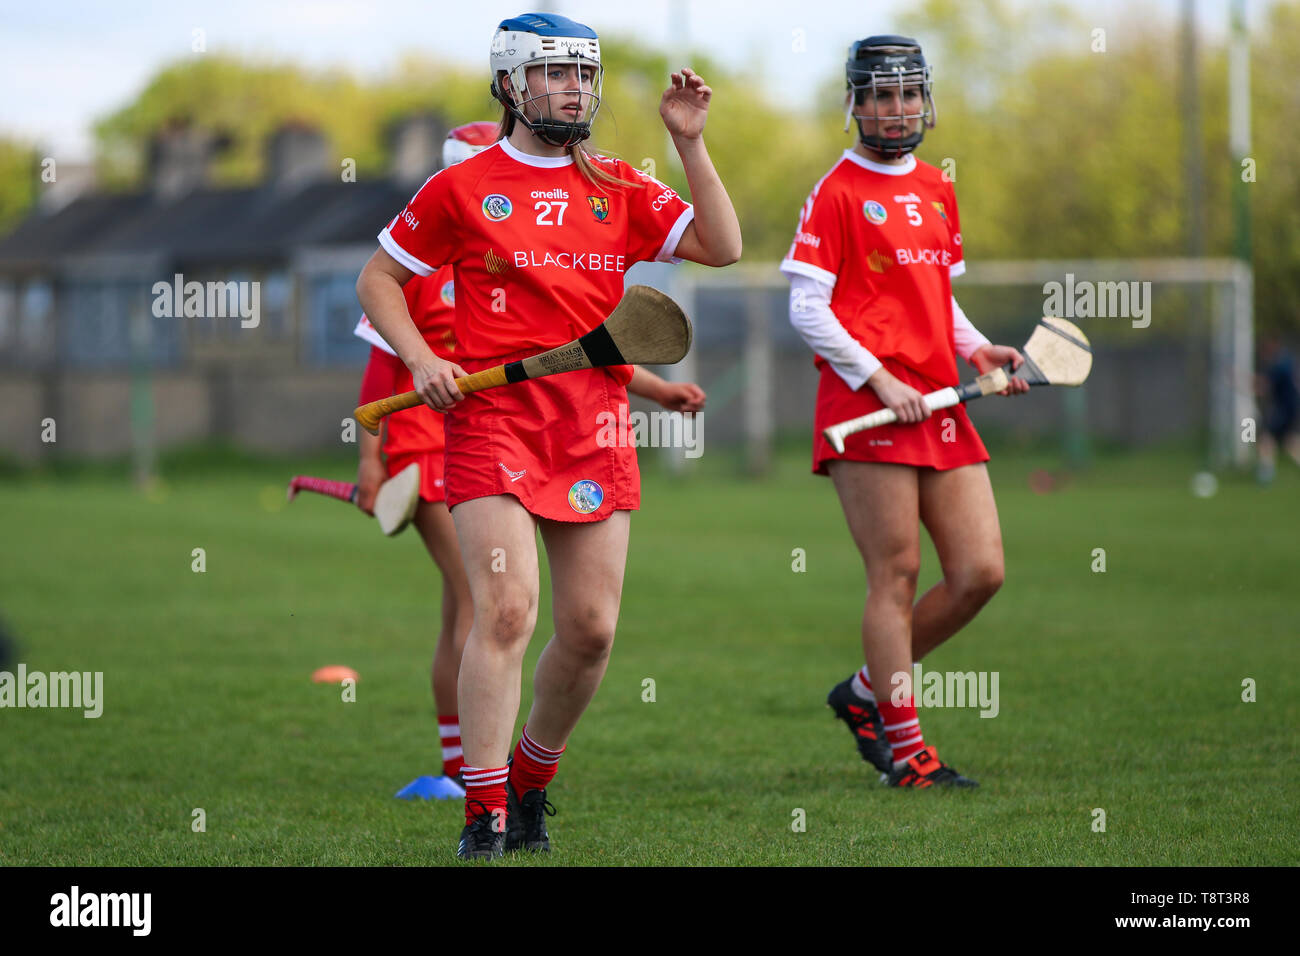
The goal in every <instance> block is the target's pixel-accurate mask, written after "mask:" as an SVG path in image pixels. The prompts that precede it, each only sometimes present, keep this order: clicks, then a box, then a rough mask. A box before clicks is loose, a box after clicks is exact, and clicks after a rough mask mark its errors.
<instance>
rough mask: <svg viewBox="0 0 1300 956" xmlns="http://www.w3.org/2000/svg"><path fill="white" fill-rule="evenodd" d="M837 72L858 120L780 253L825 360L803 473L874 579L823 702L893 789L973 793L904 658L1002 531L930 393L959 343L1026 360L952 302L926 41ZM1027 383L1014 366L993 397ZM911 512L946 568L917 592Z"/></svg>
mask: <svg viewBox="0 0 1300 956" xmlns="http://www.w3.org/2000/svg"><path fill="white" fill-rule="evenodd" d="M846 78H847V87H848V90H847V92H846V94H845V107H846V110H845V112H846V116H845V121H846V122H845V129H846V130H847V129H848V124H849V121H850V120H852V121H853V122H855V123H856V126H857V133H858V142H857V144H856V145H855V146H854V148H853V149H849V150H845V152H844V154H843V156H841V157H840V159H839V160H838V161H837V162H836V163H835V165H834V166H833V167H832V168H831V170H830V171H829V172H828V173H827V174H826V175H825V176H824V177H822V179H821V181H820V182H818V183H817V185H816V186H815V187H814V188H813V191H812V194H811V195H810V196H809V197H808V200H807V202H806V203H805V204H804V207H803V210H802V212H801V214H800V217H799V225H798V230H797V232H796V233H795V238H794V242H793V243H792V244H791V246H790V251H789V252H788V253H787V255H786V258H785V260H784V261H783V262H782V263H781V271H782V272H784V273H785V274H786V276H787V277H788V278H789V279H790V284H791V293H790V321H791V322H792V323H793V324H794V326H795V328H796V329H798V330H799V332H800V334H801V335H802V336H803V338H804V340H805V341H806V342H807V343H808V344H809V345H810V346H811V347H812V348H813V350H814V351H815V352H816V353H817V358H816V362H817V366H818V368H819V369H820V370H821V381H820V385H819V387H818V391H817V406H816V423H815V428H814V436H813V470H814V471H815V472H816V473H817V474H823V475H826V474H829V476H830V478H831V480H832V481H833V482H834V485H835V490H836V492H837V494H838V495H839V499H840V504H841V505H842V507H843V509H844V514H845V517H846V518H847V519H848V524H849V531H850V533H851V534H852V535H853V540H854V542H855V543H856V544H857V546H858V550H859V551H860V552H861V554H862V558H863V562H864V564H865V565H866V575H867V584H868V594H867V602H866V610H865V612H864V614H863V618H862V646H863V651H864V655H865V657H866V666H864V667H863V668H862V669H861V670H860V671H859V672H858V673H856V674H854V675H853V676H851V677H850V678H848V679H846V680H844V681H843V682H841V683H840V684H838V685H837V686H836V687H835V688H834V689H833V690H832V691H831V693H830V696H829V697H828V699H827V703H828V704H829V705H830V706H831V708H832V709H833V710H834V711H835V714H836V716H838V717H839V718H840V719H842V720H844V721H845V722H846V723H847V724H848V726H849V729H850V730H851V731H852V732H853V735H854V739H855V741H856V743H857V746H858V750H859V752H860V753H861V755H862V757H863V759H865V760H867V761H869V762H870V763H872V764H873V765H874V766H875V767H876V768H877V769H878V770H880V771H881V772H882V774H883V775H884V776H883V778H882V779H883V780H884V781H886V782H887V783H888V784H889V785H890V786H894V787H930V786H933V785H936V784H946V785H952V786H965V787H971V786H975V782H974V781H973V780H970V779H969V778H967V777H964V776H962V775H961V774H959V773H957V772H956V771H955V770H953V769H952V768H951V767H949V766H947V765H946V764H944V763H943V762H942V761H940V760H939V758H938V755H937V753H936V752H935V749H934V747H931V746H927V744H926V742H925V740H924V738H923V737H922V734H921V727H920V721H919V720H918V719H917V713H916V707H915V701H914V697H913V692H912V687H911V680H912V663H913V661H919V660H921V658H923V657H924V656H925V655H926V654H927V653H929V652H930V651H932V650H933V649H934V648H935V647H937V646H938V645H939V644H941V643H943V642H944V641H945V640H947V639H948V638H949V637H951V636H952V635H953V634H955V633H956V632H957V631H958V630H959V629H960V628H962V627H963V626H964V625H965V624H967V623H968V622H969V621H970V620H971V618H973V617H974V616H975V614H976V613H977V612H978V611H979V609H980V608H981V607H983V606H984V604H985V603H986V602H987V601H988V600H989V598H991V597H992V596H993V594H994V592H996V591H997V589H998V588H999V587H1000V586H1001V584H1002V578H1003V563H1002V538H1001V531H1000V530H999V528H998V517H997V508H996V505H995V504H994V502H993V490H992V487H991V486H990V484H989V478H988V472H987V470H986V468H985V465H984V462H986V461H987V460H988V457H989V456H988V452H987V451H986V450H985V448H984V444H983V442H981V441H980V438H979V435H977V434H976V432H975V428H974V426H973V425H972V424H971V422H970V419H969V418H968V417H967V415H966V410H965V408H964V407H962V406H961V405H957V406H954V407H952V408H949V409H945V410H944V411H943V412H941V413H938V414H934V415H932V414H931V412H930V409H929V408H928V407H927V406H926V405H925V403H924V401H923V398H922V396H923V395H924V394H925V393H927V392H932V391H935V390H937V389H940V388H944V387H946V386H950V385H956V384H957V382H958V376H957V365H956V355H958V354H960V355H961V356H962V357H963V358H964V359H966V361H967V362H969V363H970V364H971V365H972V366H974V368H975V369H976V370H977V371H978V372H980V373H981V374H983V373H985V372H989V371H991V370H993V369H995V368H997V367H999V366H1002V365H1006V364H1007V363H1012V365H1013V367H1016V368H1018V367H1019V366H1020V364H1021V362H1022V361H1023V359H1022V358H1021V356H1020V353H1019V352H1017V351H1016V350H1015V349H1013V348H1009V347H1006V346H1000V345H993V344H991V343H990V342H989V341H988V339H986V338H984V336H982V335H981V334H980V333H979V332H978V331H976V330H975V328H974V326H972V325H971V323H970V322H969V321H968V320H967V319H966V317H965V315H964V314H963V313H962V311H961V309H960V308H959V307H958V306H957V302H956V300H955V299H954V298H953V296H952V289H951V279H953V278H955V277H956V276H959V275H961V274H962V272H963V271H964V270H965V262H964V259H963V255H962V238H961V227H960V224H959V219H958V215H957V200H956V196H955V194H954V192H953V188H952V184H951V182H950V181H949V180H948V179H947V178H946V177H945V176H944V175H943V173H942V172H940V170H939V169H937V168H935V167H934V166H930V165H928V164H926V163H923V162H920V161H918V160H917V159H916V157H915V156H913V155H912V151H913V150H914V149H915V148H916V147H917V145H919V144H920V142H921V139H922V137H923V136H924V133H925V129H926V128H927V127H932V126H933V125H934V115H935V109H934V101H933V97H932V94H931V84H930V69H929V67H928V66H927V64H926V62H925V58H924V57H923V56H922V54H921V48H920V46H919V45H918V44H917V43H916V41H915V40H912V39H910V38H908V37H900V36H874V37H869V38H867V39H865V40H859V41H858V42H856V43H854V44H853V45H852V46H851V47H850V49H849V57H848V62H847V64H846ZM1028 387H1029V386H1028V385H1027V384H1026V383H1025V382H1024V381H1022V380H1020V379H1019V378H1012V379H1011V380H1010V385H1009V387H1008V390H1007V392H1005V393H1003V394H1007V393H1012V394H1017V393H1020V392H1024V391H1027V390H1028ZM881 408H889V409H891V410H893V411H894V412H895V413H896V414H897V415H898V422H897V423H896V424H892V425H885V426H882V427H880V428H876V429H873V430H871V431H868V432H862V433H860V434H857V435H854V436H852V437H850V438H848V439H847V442H846V447H845V450H844V452H843V454H840V453H837V452H836V451H835V449H834V448H832V447H831V445H830V443H829V442H828V441H826V439H825V437H824V436H823V435H822V429H823V428H825V427H827V426H828V425H832V424H835V423H837V422H842V421H845V420H847V419H850V418H855V417H857V416H859V415H865V414H868V413H870V412H874V411H876V410H878V409H881ZM918 521H919V523H922V524H924V525H925V527H926V529H927V530H928V531H929V533H930V537H931V539H932V540H933V541H934V546H935V550H936V551H937V552H938V555H939V562H940V564H941V566H942V570H943V578H942V580H940V581H939V583H938V584H936V585H935V586H934V587H932V588H931V589H930V590H928V591H927V592H926V593H925V594H924V595H923V596H922V597H921V599H920V600H919V601H915V604H914V603H913V602H914V600H915V596H916V583H917V575H918V573H919V568H920V532H919V528H918ZM873 674H874V675H877V677H876V680H875V682H874V683H873V681H872V677H871V675H873Z"/></svg>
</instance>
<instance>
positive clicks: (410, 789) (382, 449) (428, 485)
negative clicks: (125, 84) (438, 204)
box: [355, 122, 704, 800]
mask: <svg viewBox="0 0 1300 956" xmlns="http://www.w3.org/2000/svg"><path fill="white" fill-rule="evenodd" d="M497 137H498V124H497V123H495V122H478V123H466V124H465V125H464V126H457V127H456V128H455V129H453V130H451V132H449V133H448V134H447V138H446V140H445V141H444V142H443V146H442V168H443V169H446V168H448V167H449V166H454V165H455V164H456V163H459V162H461V161H462V160H466V159H469V157H471V156H473V155H474V154H475V153H477V152H479V151H480V150H482V149H485V148H487V147H488V146H491V145H492V144H493V143H495V142H496V141H497ZM402 292H403V295H404V296H405V298H406V307H407V311H408V312H409V313H410V315H411V319H412V321H413V322H415V325H416V328H418V329H419V330H420V333H421V334H422V335H423V336H424V340H425V342H427V343H428V345H429V347H430V348H433V349H437V350H438V351H440V352H444V353H445V354H447V355H451V356H454V355H455V354H456V334H455V329H454V324H455V315H456V313H455V304H456V290H455V277H454V275H453V272H452V267H451V266H450V265H446V266H443V267H442V268H441V269H439V270H438V271H437V272H434V273H432V274H430V275H428V276H416V277H415V278H414V279H412V280H411V281H410V282H408V283H407V284H406V286H405V287H404V288H403V289H402ZM355 333H356V335H357V336H358V337H359V338H361V339H364V340H365V341H367V342H369V343H370V346H371V348H370V361H369V363H368V364H367V366H366V371H365V374H364V376H363V378H362V386H361V396H360V404H362V405H364V404H366V403H368V402H372V401H376V400H378V399H381V398H387V397H388V396H390V395H396V394H399V393H401V392H408V391H410V390H411V388H412V382H411V373H410V371H409V370H407V368H406V366H405V365H403V364H402V361H401V359H399V358H398V357H397V354H396V353H395V352H394V351H393V350H392V349H391V348H390V347H389V345H388V343H387V342H385V341H384V339H383V337H382V336H380V334H379V333H378V332H377V331H376V330H375V327H374V326H373V325H371V324H370V320H369V319H367V318H366V316H364V315H363V316H361V319H360V321H358V322H357V327H356V329H355ZM628 390H629V391H631V392H634V393H636V394H638V395H641V396H642V397H645V398H649V399H652V400H654V401H658V402H659V403H660V404H662V405H664V407H666V408H670V409H674V410H677V411H688V412H695V411H699V410H700V409H702V408H703V407H704V392H703V390H702V389H700V387H699V386H698V385H694V384H690V383H684V382H680V383H679V382H665V381H664V380H663V379H661V378H660V377H659V376H657V375H655V374H654V373H653V372H649V371H647V370H645V369H642V368H640V367H638V368H637V369H636V372H635V374H634V375H633V376H632V381H630V382H629V383H628ZM383 429H384V430H383V437H382V439H381V438H380V437H378V436H375V435H371V434H370V433H369V432H367V431H365V430H364V429H363V430H362V432H361V441H360V443H359V445H360V447H359V455H360V462H359V464H358V468H357V498H356V501H357V506H358V507H359V508H360V509H361V510H362V511H364V512H366V514H373V513H374V503H375V496H376V495H377V494H378V492H379V488H380V486H381V485H382V484H383V483H384V482H385V481H386V480H388V479H390V478H392V477H393V476H394V475H397V474H398V473H400V472H401V471H403V470H404V469H405V468H407V467H409V466H410V465H412V464H414V465H418V466H419V474H420V501H419V505H418V506H417V508H416V512H415V517H414V524H415V527H416V528H417V529H418V530H419V532H420V538H421V539H422V540H423V542H424V546H425V548H426V550H428V552H429V556H430V557H432V558H433V561H434V564H436V565H437V567H438V570H439V571H440V572H441V575H442V608H441V621H440V627H439V631H438V640H437V644H436V646H435V650H434V655H433V666H432V668H431V674H430V682H431V685H432V688H433V699H434V703H435V706H436V707H437V716H438V736H439V738H440V741H441V745H442V774H441V775H438V776H434V775H425V776H420V777H417V778H416V779H415V780H413V781H411V782H410V783H409V784H407V785H406V786H405V787H403V788H402V789H401V790H399V791H398V792H397V796H398V797H401V798H403V799H414V798H416V797H421V798H424V799H426V800H427V799H438V800H446V799H452V798H460V797H463V796H465V791H464V789H463V787H462V784H461V779H460V771H461V768H462V767H463V766H464V765H465V759H464V753H463V749H462V746H461V740H460V718H459V715H458V705H457V690H456V684H457V681H458V679H459V677H460V658H461V654H462V653H463V652H464V650H465V638H466V637H467V636H468V635H469V629H470V624H471V622H472V621H473V617H474V609H473V605H472V603H471V598H470V593H469V581H468V579H467V578H466V576H465V569H464V567H463V566H462V565H461V561H460V553H459V551H458V549H457V544H456V526H455V525H454V524H453V522H452V520H451V514H450V512H449V511H448V510H447V505H446V503H445V499H446V494H445V492H444V475H443V451H444V449H445V447H446V439H445V436H444V434H443V422H442V415H441V414H439V413H438V412H435V411H434V410H433V409H432V408H430V407H429V406H427V405H418V406H416V407H415V408H409V409H406V410H405V411H401V412H396V413H394V414H392V415H388V416H386V417H385V418H384V420H383Z"/></svg>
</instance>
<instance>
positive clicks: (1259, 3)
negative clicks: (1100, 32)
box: [0, 0, 1270, 161]
mask: <svg viewBox="0 0 1300 956" xmlns="http://www.w3.org/2000/svg"><path fill="white" fill-rule="evenodd" d="M521 2H522V3H524V4H527V9H529V10H538V9H550V10H552V11H555V12H558V13H562V14H564V15H565V16H568V17H572V18H573V19H575V20H579V21H581V22H584V23H587V24H589V25H591V26H592V27H593V28H594V29H596V31H597V32H599V33H601V34H602V35H623V36H634V37H636V38H637V39H639V40H640V41H641V42H644V43H648V44H651V45H653V46H655V47H658V48H661V49H665V50H669V51H674V50H678V49H682V48H683V47H684V45H685V42H684V36H683V34H685V35H686V36H689V44H690V45H691V46H694V47H700V48H707V49H708V50H709V51H710V53H711V55H713V56H714V57H716V58H718V59H720V60H722V61H723V62H724V63H727V64H728V65H731V66H735V67H737V68H740V67H744V66H746V65H747V64H751V63H754V62H755V61H757V62H759V63H762V64H765V66H766V68H765V69H764V71H763V75H764V76H766V77H768V80H767V92H768V93H770V94H771V95H772V96H774V97H775V98H776V99H777V100H778V101H780V102H782V103H785V104H787V105H789V106H792V107H801V106H807V105H810V104H811V102H812V99H813V95H814V91H815V90H816V88H817V85H818V84H819V83H820V82H822V81H823V80H825V79H826V77H827V76H828V75H834V74H835V73H837V72H838V71H839V70H840V69H841V64H842V62H843V58H844V53H845V50H846V49H847V47H848V44H849V43H850V42H851V41H852V40H854V39H856V38H858V37H861V36H866V35H869V34H872V33H890V32H894V30H895V29H896V26H895V20H894V18H895V17H896V16H897V15H898V13H899V12H900V11H904V10H907V9H909V8H911V7H913V6H914V5H915V3H914V0H635V2H632V3H612V2H610V0H550V2H549V3H546V2H539V0H521ZM1024 2H1033V0H1024ZM1068 2H1070V3H1071V5H1073V6H1074V7H1076V8H1077V9H1078V10H1079V11H1080V13H1081V14H1082V15H1083V16H1084V17H1085V19H1086V20H1087V21H1088V22H1089V23H1090V24H1093V25H1095V26H1101V27H1107V26H1108V24H1111V23H1118V22H1120V21H1121V17H1122V16H1123V14H1124V11H1125V10H1126V8H1127V9H1131V8H1132V7H1133V5H1134V4H1133V2H1132V0H1068ZM1196 2H1197V9H1198V15H1199V19H1200V21H1201V24H1202V27H1203V29H1204V30H1205V31H1206V38H1207V39H1210V38H1211V37H1214V36H1222V34H1223V33H1224V31H1225V28H1226V23H1227V17H1228V14H1227V7H1228V0H1196ZM1269 2H1270V0H1249V7H1250V18H1251V19H1252V21H1254V22H1256V23H1257V22H1258V21H1259V20H1260V19H1261V17H1262V15H1263V10H1262V8H1263V7H1265V6H1267V5H1268V3H1269ZM1145 6H1146V7H1148V8H1150V9H1151V10H1152V11H1153V12H1156V13H1158V14H1159V15H1161V16H1163V17H1164V18H1166V19H1172V18H1175V17H1176V16H1177V15H1178V10H1179V7H1180V0H1145ZM792 11H793V12H792ZM520 12H523V8H520V9H516V7H515V5H513V4H508V3H502V2H497V0H493V2H483V0H473V2H466V0H456V2H445V0H374V2H366V0H220V2H211V0H203V2H187V0H178V2H172V3H164V2H159V0H113V2H102V0H99V2H96V0H58V2H55V3H34V2H31V0H0V24H2V25H3V26H2V27H0V91H2V95H0V135H9V136H13V135H17V136H20V137H22V138H25V139H28V140H31V141H34V142H36V143H37V144H38V146H39V147H40V148H41V149H43V150H47V151H49V152H50V153H51V154H53V155H56V156H61V157H63V159H64V160H65V161H78V160H84V159H88V158H90V155H91V152H92V144H91V131H90V127H91V124H92V123H93V122H94V121H95V120H96V119H97V118H99V117H101V116H104V115H106V114H108V113H111V112H113V111H114V110H116V109H118V108H120V107H122V106H123V105H125V104H126V103H129V102H130V101H131V99H132V98H133V97H135V96H136V95H137V94H138V93H139V92H140V90H141V89H142V88H143V87H144V85H145V84H146V82H147V81H148V79H149V78H150V77H151V76H152V75H153V74H154V73H155V72H156V71H157V69H158V68H159V67H160V66H162V65H163V64H165V63H168V62H170V61H172V60H175V59H176V58H178V57H183V56H191V55H196V54H193V53H191V37H192V34H193V31H194V30H195V29H196V28H201V29H202V30H203V31H204V32H205V35H206V42H207V49H208V52H210V53H240V54H253V55H264V56H271V57H275V58H277V59H289V60H292V61H294V62H298V63H302V64H305V65H310V66H315V67H323V66H338V65H341V66H345V67H347V68H348V69H350V70H352V71H353V72H355V73H357V74H358V75H361V76H374V75H377V74H380V73H382V72H383V71H384V68H385V65H386V64H388V63H390V62H392V61H393V59H394V58H395V57H396V56H397V55H400V54H401V53H403V52H408V51H418V52H424V53H426V54H436V55H440V56H445V57H447V58H449V59H452V60H455V61H457V62H459V63H463V64H464V65H466V66H468V67H470V68H475V69H481V70H483V72H484V74H485V75H486V73H487V65H486V61H487V50H488V45H489V43H490V41H491V37H492V33H493V30H494V29H495V28H496V25H497V23H498V22H500V21H501V20H502V19H504V18H506V17H509V16H514V15H516V14H518V13H520ZM1126 22H1131V21H1126ZM683 25H684V28H683ZM795 30H803V31H804V33H803V35H802V39H803V40H804V42H805V44H806V50H805V51H803V52H800V53H798V54H796V53H794V52H793V50H792V46H793V42H794V37H795V32H794V31H795ZM1085 42H1086V41H1085Z"/></svg>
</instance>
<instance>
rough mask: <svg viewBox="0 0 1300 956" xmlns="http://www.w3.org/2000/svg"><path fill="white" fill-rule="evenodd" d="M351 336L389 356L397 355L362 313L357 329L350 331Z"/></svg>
mask: <svg viewBox="0 0 1300 956" xmlns="http://www.w3.org/2000/svg"><path fill="white" fill-rule="evenodd" d="M352 334H353V335H355V336H356V337H357V338H359V339H364V340H365V341H367V342H369V343H370V344H371V345H373V346H375V348H378V349H383V350H384V351H385V352H387V353H388V354H389V355H392V356H396V355H397V353H396V352H394V351H393V347H392V346H391V345H389V344H388V342H387V341H385V339H384V337H383V336H382V335H380V334H379V330H378V329H377V328H375V327H374V326H373V325H371V324H370V319H368V318H367V317H366V316H365V314H364V313H363V314H362V316H361V318H360V319H358V320H357V327H356V328H355V329H353V330H352Z"/></svg>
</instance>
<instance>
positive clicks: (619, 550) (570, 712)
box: [505, 511, 631, 852]
mask: <svg viewBox="0 0 1300 956" xmlns="http://www.w3.org/2000/svg"><path fill="white" fill-rule="evenodd" d="M539 524H540V525H541V529H542V539H543V540H544V541H545V542H546V554H547V558H548V560H549V562H550V567H551V593H552V601H551V605H552V608H553V614H554V617H555V634H554V635H553V636H552V637H551V639H550V641H549V642H547V644H546V647H545V648H544V649H543V650H542V654H541V656H540V657H539V658H538V660H537V670H536V672H535V673H534V675H533V706H532V709H531V710H530V712H529V714H528V720H527V721H525V723H524V729H523V731H522V733H521V734H520V737H519V745H518V746H517V747H516V748H515V752H514V756H513V757H512V759H511V765H510V779H509V782H508V783H507V785H506V793H507V799H508V800H509V809H510V815H509V820H508V824H507V826H508V829H507V831H506V843H505V848H506V850H507V851H511V850H530V851H534V852H537V851H542V852H545V851H548V850H550V848H551V839H550V834H549V832H548V831H547V826H546V817H547V816H548V815H553V814H554V813H555V807H553V806H552V805H551V803H550V801H549V800H547V799H546V789H547V787H548V786H550V783H551V780H552V779H554V777H555V773H556V770H557V769H558V767H559V761H560V757H561V755H562V754H563V751H564V747H565V744H567V743H568V740H569V735H570V734H571V733H573V728H574V727H576V726H577V724H578V720H579V718H581V717H582V714H583V712H584V711H585V710H586V709H587V705H588V704H590V703H591V698H592V697H593V696H595V694H596V690H597V689H598V688H599V687H600V681H601V678H603V677H604V676H605V668H606V667H607V666H608V664H609V652H610V649H611V648H612V647H613V645H614V631H615V629H616V628H617V626H618V609H619V603H620V601H621V599H622V595H623V571H624V566H625V565H626V563H627V542H628V533H629V531H630V528H631V514H630V512H627V511H615V512H614V513H613V515H611V516H610V517H609V518H606V519H605V520H604V521H597V522H592V523H590V524H572V523H568V522H563V521H545V520H544V521H540V522H539Z"/></svg>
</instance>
